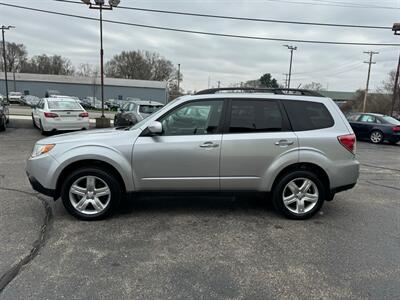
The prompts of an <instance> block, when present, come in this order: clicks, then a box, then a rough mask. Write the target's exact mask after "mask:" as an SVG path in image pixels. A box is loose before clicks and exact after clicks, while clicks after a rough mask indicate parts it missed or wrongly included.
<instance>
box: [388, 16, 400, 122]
mask: <svg viewBox="0 0 400 300" xmlns="http://www.w3.org/2000/svg"><path fill="white" fill-rule="evenodd" d="M392 30H393V31H394V34H395V35H400V23H394V24H393V28H392ZM399 73H400V54H399V62H398V63H397V70H396V76H395V78H394V86H393V99H392V109H391V112H390V115H391V116H392V117H393V113H394V105H395V102H396V96H397V89H398V88H399ZM399 113H400V103H399Z"/></svg>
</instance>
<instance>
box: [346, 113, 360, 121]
mask: <svg viewBox="0 0 400 300" xmlns="http://www.w3.org/2000/svg"><path fill="white" fill-rule="evenodd" d="M359 117H360V115H357V114H354V115H350V116H348V117H347V120H349V121H353V122H356V121H357V120H358V118H359Z"/></svg>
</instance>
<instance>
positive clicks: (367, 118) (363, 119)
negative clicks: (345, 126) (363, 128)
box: [360, 115, 376, 123]
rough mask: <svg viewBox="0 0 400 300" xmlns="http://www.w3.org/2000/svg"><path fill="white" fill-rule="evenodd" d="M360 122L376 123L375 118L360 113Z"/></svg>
mask: <svg viewBox="0 0 400 300" xmlns="http://www.w3.org/2000/svg"><path fill="white" fill-rule="evenodd" d="M360 122H366V123H376V118H375V117H374V116H370V115H362V116H361V118H360Z"/></svg>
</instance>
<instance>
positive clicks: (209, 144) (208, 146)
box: [200, 142, 219, 148]
mask: <svg viewBox="0 0 400 300" xmlns="http://www.w3.org/2000/svg"><path fill="white" fill-rule="evenodd" d="M218 146H219V145H218V144H214V143H213V142H204V143H203V144H201V145H200V148H217V147H218Z"/></svg>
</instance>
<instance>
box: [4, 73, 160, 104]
mask: <svg viewBox="0 0 400 300" xmlns="http://www.w3.org/2000/svg"><path fill="white" fill-rule="evenodd" d="M7 75H8V76H7V78H8V91H9V92H14V91H16V92H22V93H23V94H25V95H34V96H38V97H45V95H46V91H50V90H51V91H59V92H60V94H61V95H68V96H76V97H79V98H86V97H96V98H97V99H101V86H100V78H99V77H97V78H94V77H78V76H64V75H47V74H26V73H16V74H15V75H14V74H13V73H7ZM0 94H2V95H5V94H6V89H5V79H4V73H0ZM127 98H140V99H142V100H152V101H158V102H161V103H166V101H167V99H168V89H167V82H165V81H164V82H161V81H150V80H133V79H120V78H107V77H106V78H104V99H105V100H107V99H119V100H126V99H127Z"/></svg>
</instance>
